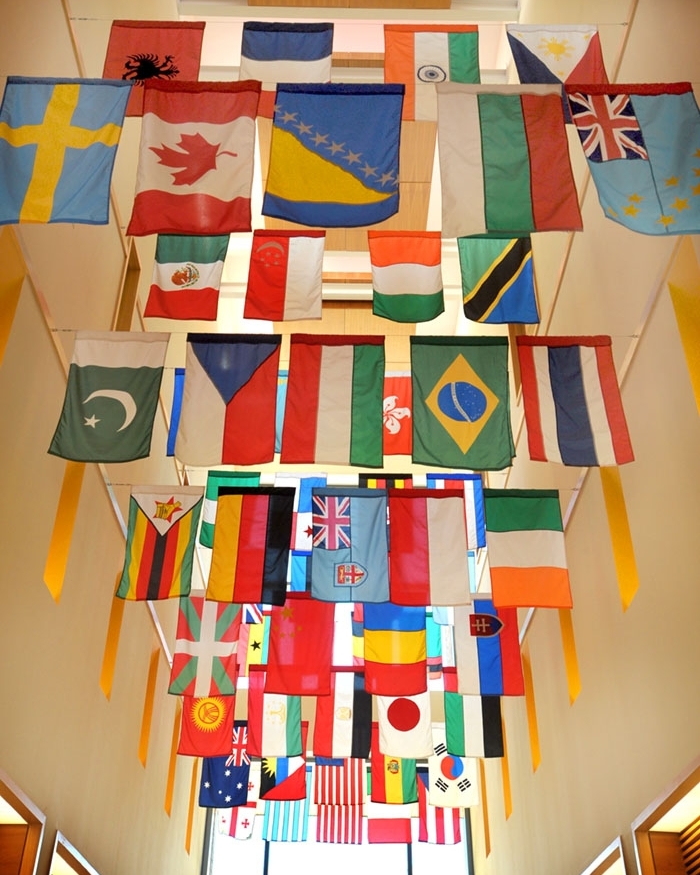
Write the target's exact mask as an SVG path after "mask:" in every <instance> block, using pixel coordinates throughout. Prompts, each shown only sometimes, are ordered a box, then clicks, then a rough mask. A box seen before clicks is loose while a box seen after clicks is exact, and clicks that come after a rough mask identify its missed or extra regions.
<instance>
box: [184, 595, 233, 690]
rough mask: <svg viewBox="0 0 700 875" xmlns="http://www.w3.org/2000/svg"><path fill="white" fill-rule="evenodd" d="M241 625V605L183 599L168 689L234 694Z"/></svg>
mask: <svg viewBox="0 0 700 875" xmlns="http://www.w3.org/2000/svg"><path fill="white" fill-rule="evenodd" d="M240 625H241V606H240V605H225V604H219V603H218V602H211V601H206V600H205V599H204V598H203V597H202V596H190V597H189V598H181V599H180V610H179V613H178V620H177V634H176V639H175V648H174V651H173V664H172V668H171V670H170V685H169V687H168V692H169V693H173V694H175V695H179V696H233V695H234V693H235V692H236V651H237V649H238V633H239V629H240Z"/></svg>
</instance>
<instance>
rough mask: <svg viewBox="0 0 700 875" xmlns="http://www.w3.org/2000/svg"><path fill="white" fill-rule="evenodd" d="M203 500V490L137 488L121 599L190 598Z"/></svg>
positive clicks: (131, 506)
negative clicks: (187, 596) (196, 539)
mask: <svg viewBox="0 0 700 875" xmlns="http://www.w3.org/2000/svg"><path fill="white" fill-rule="evenodd" d="M202 501H203V492H202V487H201V486H178V487H177V488H176V489H173V487H172V486H146V487H136V486H135V487H133V488H132V490H131V497H130V499H129V526H128V530H127V536H126V554H125V556H124V570H123V571H122V576H121V579H120V581H119V586H118V587H117V592H116V595H117V596H118V597H119V598H122V599H163V598H174V597H177V596H186V595H189V593H190V588H191V584H192V562H193V559H194V550H195V538H196V535H197V524H198V523H199V515H200V512H201V509H202Z"/></svg>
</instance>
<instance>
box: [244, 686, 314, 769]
mask: <svg viewBox="0 0 700 875" xmlns="http://www.w3.org/2000/svg"><path fill="white" fill-rule="evenodd" d="M304 750H306V746H305V745H303V746H302V726H301V698H300V697H299V696H283V695H280V694H278V693H266V692H265V672H264V671H263V670H260V669H257V670H255V671H251V673H250V677H249V680H248V754H249V755H250V756H255V757H283V758H284V757H297V756H301V754H302V753H303V752H304Z"/></svg>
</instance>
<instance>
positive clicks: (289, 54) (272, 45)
mask: <svg viewBox="0 0 700 875" xmlns="http://www.w3.org/2000/svg"><path fill="white" fill-rule="evenodd" d="M332 51H333V25H332V24H330V23H328V24H327V23H318V24H315V23H314V24H300V23H297V22H294V23H280V22H262V21H246V22H244V23H243V40H242V42H241V66H240V73H239V75H240V78H241V79H259V80H260V81H261V82H262V84H263V90H262V92H261V94H260V107H259V109H258V115H261V116H263V117H264V118H272V116H273V113H274V104H275V91H276V87H277V83H278V82H330V81H331V53H332Z"/></svg>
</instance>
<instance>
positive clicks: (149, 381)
mask: <svg viewBox="0 0 700 875" xmlns="http://www.w3.org/2000/svg"><path fill="white" fill-rule="evenodd" d="M169 336H170V335H168V334H161V333H147V332H128V331H123V332H122V331H115V332H88V331H79V332H78V333H77V334H76V338H75V348H74V350H73V359H72V361H71V365H70V370H69V372H68V385H67V386H66V395H65V399H64V401H63V410H62V411H61V417H60V419H59V422H58V426H57V427H56V432H55V434H54V436H53V440H52V441H51V446H50V447H49V453H52V454H53V455H54V456H61V457H62V458H64V459H72V460H73V461H76V462H130V461H132V460H133V459H142V458H145V457H146V456H148V455H149V453H150V449H151V434H152V430H153V420H154V417H155V413H156V408H157V405H158V393H159V391H160V382H161V378H162V376H163V365H164V362H165V353H166V350H167V347H168V339H169Z"/></svg>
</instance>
